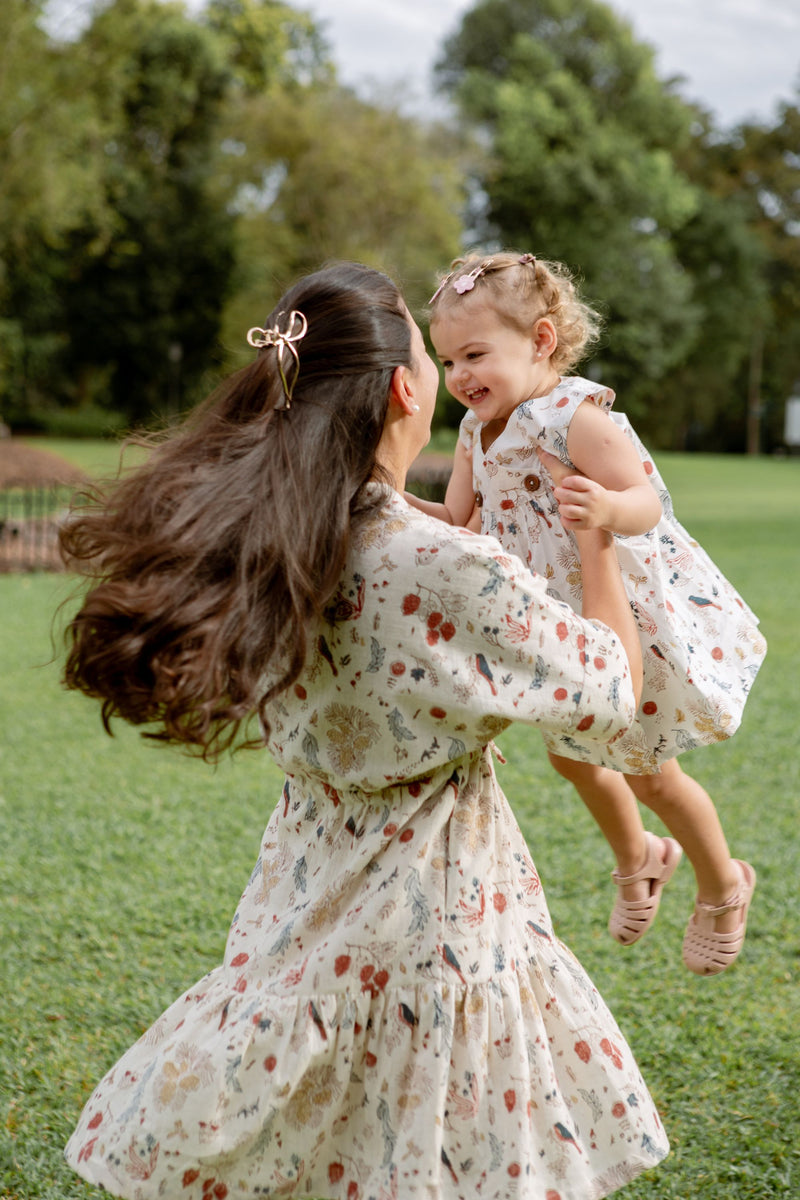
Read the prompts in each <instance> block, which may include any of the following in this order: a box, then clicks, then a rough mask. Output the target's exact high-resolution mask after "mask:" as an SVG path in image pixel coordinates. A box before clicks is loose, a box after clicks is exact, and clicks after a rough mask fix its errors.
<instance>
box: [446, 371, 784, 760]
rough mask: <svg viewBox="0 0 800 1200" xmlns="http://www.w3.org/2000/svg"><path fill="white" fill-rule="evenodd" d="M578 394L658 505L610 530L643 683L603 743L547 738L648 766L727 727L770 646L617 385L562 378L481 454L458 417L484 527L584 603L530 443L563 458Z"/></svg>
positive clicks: (474, 426)
mask: <svg viewBox="0 0 800 1200" xmlns="http://www.w3.org/2000/svg"><path fill="white" fill-rule="evenodd" d="M585 400H588V401H591V402H592V403H594V404H597V405H598V406H599V407H600V408H602V409H603V410H604V411H606V412H608V414H609V420H613V421H614V422H615V423H616V424H617V425H619V427H620V428H621V429H623V430H624V432H625V433H626V434H627V436H628V437H629V438H630V439H631V441H632V442H633V443H634V445H635V446H636V448H637V450H638V452H639V456H640V458H641V460H642V462H643V463H644V467H645V471H646V472H647V474H648V476H649V478H650V481H651V483H652V484H653V487H654V488H655V489H656V491H657V492H658V495H659V498H660V500H661V503H662V507H663V515H662V518H661V520H660V521H659V523H658V525H657V526H656V527H655V529H652V530H651V531H650V532H649V533H646V534H642V535H640V536H637V537H622V536H618V537H617V538H616V544H617V556H618V558H619V560H620V567H621V569H622V575H623V579H624V581H625V585H626V590H627V592H628V596H629V598H630V601H631V606H632V608H633V611H634V615H635V617H636V621H637V624H638V627H639V636H640V638H641V642H642V658H643V663H644V689H643V692H642V697H641V701H640V705H639V711H638V713H637V719H636V721H635V723H634V724H633V725H632V726H631V728H630V729H629V731H628V733H627V734H626V735H625V737H624V738H621V739H619V740H617V741H615V742H612V743H611V744H610V745H608V746H603V745H602V744H601V743H598V742H594V743H587V742H585V741H583V740H582V739H580V738H579V737H578V738H576V737H575V736H574V735H573V734H571V733H566V734H563V733H562V734H548V736H547V737H546V738H545V741H546V742H547V745H548V748H549V749H550V750H552V751H553V753H555V754H561V755H564V756H565V757H567V758H576V759H582V760H584V761H586V762H592V763H596V764H598V765H599V766H606V767H614V768H616V769H617V770H622V771H625V772H626V773H627V774H632V775H648V774H652V773H654V772H657V771H658V769H659V765H660V763H662V762H663V761H664V760H665V759H669V758H674V757H675V756H676V755H678V754H680V753H682V751H684V750H691V749H692V748H693V747H695V746H701V745H705V744H708V743H711V742H717V741H722V740H723V739H725V738H728V737H730V736H731V735H732V734H733V733H735V731H736V730H737V729H738V727H739V724H740V721H741V718H742V710H743V708H744V704H745V701H746V699H747V696H748V693H749V691H750V687H751V685H752V682H753V680H754V679H755V676H756V672H757V671H758V669H759V667H760V665H761V662H762V660H763V658H764V655H765V653H766V649H767V644H766V642H765V640H764V638H763V637H762V635H761V634H760V633H759V631H758V618H757V617H756V616H755V615H754V614H753V613H752V612H751V611H750V609H749V608H748V607H747V605H746V604H745V602H744V600H742V598H741V596H740V595H739V594H738V592H736V591H735V590H734V588H733V587H732V585H731V584H730V583H729V582H728V580H727V579H725V577H724V576H723V575H722V574H721V572H720V571H719V569H718V568H717V567H716V566H715V565H714V563H713V562H712V561H711V559H710V558H709V557H708V555H707V554H706V553H705V551H704V550H703V549H702V547H701V546H699V545H698V543H697V542H696V541H695V540H694V538H692V537H691V536H690V535H689V534H688V533H687V532H686V530H685V529H684V528H683V526H682V525H680V524H679V522H678V521H677V520H676V519H675V514H674V511H673V507H672V500H671V497H670V494H669V492H668V491H667V488H666V486H665V484H664V481H663V479H662V478H661V475H660V474H659V472H658V469H657V468H656V466H655V463H654V462H653V460H652V458H651V457H650V455H649V454H648V452H647V450H646V449H645V447H644V446H643V445H642V443H641V441H640V440H639V438H638V437H637V435H636V433H635V432H634V430H633V428H632V427H631V425H630V422H629V421H628V419H627V417H625V416H623V415H622V414H618V413H614V414H612V413H611V412H610V410H611V406H612V404H613V403H614V393H613V392H612V391H610V390H609V389H608V388H603V387H600V385H599V384H596V383H592V382H591V381H590V380H588V379H581V378H580V377H578V376H565V377H564V378H563V379H562V380H561V382H560V384H559V385H558V386H557V387H556V388H555V389H554V390H553V391H552V392H550V393H549V394H548V395H546V396H541V397H538V398H535V399H531V400H526V401H525V402H524V403H523V404H521V405H520V406H519V408H517V409H516V410H515V411H514V413H513V414H512V415H511V417H510V418H509V420H508V423H507V425H506V427H505V429H504V431H503V433H502V434H501V435H500V437H499V438H498V439H497V441H495V442H494V443H493V444H492V445H491V446H490V447H489V450H488V451H487V452H486V453H484V451H483V449H482V447H481V438H480V422H479V421H478V420H477V418H476V417H475V414H474V413H471V412H470V413H467V414H466V416H465V417H464V419H463V421H462V423H461V431H460V437H461V440H462V442H463V443H464V445H465V446H466V447H467V448H468V450H469V451H470V452H471V454H472V465H473V479H474V482H475V488H476V491H477V492H479V493H480V497H481V501H482V507H481V527H482V530H483V532H484V533H491V534H493V535H494V536H495V537H497V538H498V539H499V540H500V541H501V542H502V544H503V545H504V546H505V547H506V549H508V550H511V551H513V552H514V553H515V554H518V555H519V556H520V558H522V560H523V562H525V563H527V564H528V565H529V566H530V567H531V569H532V570H535V571H538V572H540V573H541V574H542V575H544V576H545V577H546V579H547V581H548V587H549V590H550V593H551V595H553V596H555V597H556V598H557V599H559V600H565V601H566V602H567V603H568V604H570V605H571V606H572V607H573V608H576V609H579V608H580V605H581V576H580V567H579V562H578V555H577V551H576V547H575V540H574V537H573V535H572V534H571V533H568V532H567V531H566V530H565V529H564V527H563V526H562V524H561V522H560V520H559V518H558V505H557V504H556V502H555V499H554V498H553V493H552V481H551V480H550V477H549V475H548V474H547V471H546V470H544V469H543V468H542V467H541V465H540V463H539V460H538V458H537V456H536V446H537V445H539V446H542V447H543V448H544V449H545V450H548V451H549V452H550V453H551V454H555V455H556V457H557V458H560V459H561V461H562V462H564V463H567V464H568V465H570V466H571V465H572V463H571V462H570V458H569V455H568V454H567V433H568V430H569V424H570V421H571V420H572V417H573V416H574V414H575V412H576V410H577V408H578V406H579V405H580V404H582V403H583V402H584V401H585Z"/></svg>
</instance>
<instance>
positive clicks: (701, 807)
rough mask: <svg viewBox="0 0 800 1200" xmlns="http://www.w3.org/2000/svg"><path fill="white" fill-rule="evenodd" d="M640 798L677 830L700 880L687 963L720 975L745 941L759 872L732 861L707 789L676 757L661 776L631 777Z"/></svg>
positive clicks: (685, 955) (689, 930) (700, 972)
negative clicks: (748, 912) (687, 773)
mask: <svg viewBox="0 0 800 1200" xmlns="http://www.w3.org/2000/svg"><path fill="white" fill-rule="evenodd" d="M628 780H629V782H630V784H631V787H632V788H633V789H634V791H635V792H636V795H637V796H638V797H639V799H640V800H641V801H642V803H643V804H646V805H647V806H648V808H651V809H652V810H653V812H654V813H656V814H657V815H658V816H659V817H660V818H661V820H662V821H663V822H664V824H665V825H666V826H667V828H668V829H670V830H672V832H673V833H674V834H675V836H676V838H677V839H678V841H679V842H680V843H681V845H682V846H683V848H684V850H685V851H686V853H687V855H688V856H689V859H690V861H691V864H692V866H693V867H694V873H695V875H696V877H697V900H696V902H695V906H694V912H693V913H692V916H691V917H690V918H689V924H688V925H687V927H686V935H685V937H684V939H683V961H684V963H685V964H686V966H687V967H688V968H689V970H690V971H694V972H695V974H697V975H717V974H719V972H720V971H724V970H726V969H727V968H728V967H729V966H730V965H731V963H734V962H735V961H736V958H737V956H738V954H739V951H740V950H741V948H742V945H743V943H744V935H745V930H746V927H747V911H748V909H749V907H750V901H751V900H752V898H753V889H754V888H755V885H756V873H755V871H754V870H753V868H752V867H751V866H750V864H749V863H746V862H741V861H740V860H739V859H732V858H731V856H730V852H729V850H728V843H727V842H726V841H725V834H724V833H723V832H722V826H721V824H720V820H719V817H718V816H717V811H716V809H715V808H714V805H713V803H712V802H711V798H710V796H709V795H708V793H707V792H706V790H705V788H703V787H701V786H700V784H699V783H697V781H696V780H694V779H692V778H690V776H688V775H685V774H684V773H683V771H682V770H681V769H680V767H679V766H678V764H677V762H676V761H675V760H674V759H673V760H671V761H670V762H667V763H665V764H664V766H663V767H662V768H661V772H660V774H658V775H640V776H635V777H634V776H628Z"/></svg>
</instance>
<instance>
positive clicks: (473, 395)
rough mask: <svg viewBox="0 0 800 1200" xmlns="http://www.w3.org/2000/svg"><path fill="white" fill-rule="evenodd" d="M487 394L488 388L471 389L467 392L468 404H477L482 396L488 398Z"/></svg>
mask: <svg viewBox="0 0 800 1200" xmlns="http://www.w3.org/2000/svg"><path fill="white" fill-rule="evenodd" d="M488 394H489V389H488V388H473V389H472V391H469V392H467V399H468V400H469V402H470V404H477V403H478V401H479V400H482V399H483V398H484V396H488Z"/></svg>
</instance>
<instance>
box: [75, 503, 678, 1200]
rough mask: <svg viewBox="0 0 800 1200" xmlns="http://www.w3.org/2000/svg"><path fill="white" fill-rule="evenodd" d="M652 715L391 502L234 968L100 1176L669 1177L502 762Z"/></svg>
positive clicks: (113, 1104) (353, 1192)
mask: <svg viewBox="0 0 800 1200" xmlns="http://www.w3.org/2000/svg"><path fill="white" fill-rule="evenodd" d="M632 716H633V696H632V691H631V688H630V682H629V679H628V667H627V660H626V659H625V656H624V654H623V653H622V651H621V649H620V647H619V644H618V642H617V640H616V638H615V637H614V635H613V634H612V633H611V632H610V630H608V629H607V628H606V627H605V626H603V625H600V624H595V623H592V622H587V621H584V620H583V619H582V618H581V617H579V616H578V615H576V614H575V613H574V612H573V611H572V610H571V609H570V608H569V607H568V606H566V605H561V604H558V603H557V602H555V601H553V600H552V599H551V598H550V597H548V596H547V595H546V591H545V584H544V581H543V580H541V579H536V578H534V577H533V576H532V575H531V574H530V573H529V572H528V571H527V569H526V568H524V567H523V565H522V563H520V562H519V561H518V560H517V559H516V558H514V557H513V556H510V555H507V554H506V552H505V551H503V550H502V549H501V547H500V546H499V545H498V543H497V542H496V541H495V540H494V539H489V538H485V537H480V536H474V535H471V534H469V533H467V532H466V531H463V530H457V531H453V530H452V529H450V528H448V527H447V526H445V525H443V524H441V523H440V522H438V521H434V520H432V519H430V518H428V517H426V516H424V515H423V514H422V513H419V512H417V511H416V510H415V509H413V508H410V507H409V506H408V505H407V504H406V503H405V501H404V500H403V499H402V498H401V497H399V496H397V495H395V494H394V493H392V494H391V495H390V497H389V499H388V501H387V503H386V505H385V506H384V507H383V508H382V509H380V510H378V511H377V512H376V513H373V514H372V515H371V516H369V517H368V518H367V519H366V521H365V522H364V523H363V524H362V525H361V526H360V527H359V530H358V532H357V534H356V535H355V537H354V544H353V546H352V550H351V555H350V559H349V563H348V565H347V569H346V571H345V574H344V576H343V579H342V582H341V587H340V590H339V593H338V595H337V596H336V597H335V600H334V602H333V604H332V606H331V609H330V612H329V613H328V619H327V620H326V621H324V622H323V623H322V624H320V626H319V629H318V631H317V633H316V636H315V638H314V640H313V644H312V646H311V647H310V653H309V656H308V660H307V663H306V666H305V668H304V670H303V672H302V674H301V676H300V678H299V679H298V680H297V681H296V683H295V684H294V685H293V686H292V687H291V688H290V689H289V690H288V691H287V692H286V693H284V694H283V696H282V697H281V698H280V699H279V700H276V701H275V702H274V703H273V704H271V706H270V708H269V711H268V718H269V722H270V726H271V729H270V733H269V749H270V750H271V752H272V754H273V755H274V757H275V759H276V760H277V762H278V763H279V764H280V765H281V766H282V767H283V769H284V770H285V772H286V783H285V787H284V789H283V794H282V796H281V797H280V800H279V803H278V804H277V807H276V808H275V811H274V813H273V815H272V819H271V820H270V822H269V825H268V827H267V830H266V833H265V835H264V840H263V845H262V848H261V854H260V857H259V859H258V862H257V863H256V866H255V870H254V871H253V874H252V877H251V879H250V882H249V883H248V885H247V887H246V888H245V891H244V894H243V896H242V899H241V903H240V904H239V907H238V910H237V912H236V914H235V916H234V919H233V924H232V926H231V929H230V933H229V936H228V943H227V948H226V951H225V958H224V962H223V963H222V964H221V965H220V966H219V967H217V968H216V969H215V970H213V971H212V972H211V973H210V974H209V975H207V976H206V977H205V978H204V979H201V980H200V981H199V982H198V983H197V984H196V985H194V986H193V987H191V988H189V990H188V991H187V992H186V993H185V994H184V995H183V996H181V997H180V998H179V999H178V1000H176V1001H175V1002H174V1003H173V1004H172V1006H171V1007H170V1008H168V1009H167V1011H166V1012H165V1013H164V1014H163V1015H162V1016H160V1017H159V1018H158V1019H157V1020H156V1021H155V1023H154V1024H153V1025H152V1026H151V1027H150V1028H149V1029H148V1030H147V1032H146V1033H145V1034H144V1035H143V1037H142V1038H141V1039H140V1040H139V1041H138V1042H137V1043H136V1044H135V1045H134V1046H133V1047H132V1048H131V1049H130V1050H128V1051H127V1053H126V1054H125V1055H124V1056H123V1057H122V1058H121V1059H120V1061H119V1062H118V1063H117V1064H116V1066H114V1067H113V1068H112V1069H111V1071H110V1072H109V1073H108V1075H107V1076H106V1077H105V1079H103V1080H102V1082H101V1083H100V1084H99V1085H98V1087H97V1089H96V1090H95V1092H94V1094H93V1095H92V1096H91V1098H90V1099H89V1101H88V1103H87V1105H86V1108H85V1110H84V1112H83V1115H82V1116H81V1119H80V1123H79V1125H78V1127H77V1129H76V1131H75V1133H74V1134H73V1136H72V1138H71V1140H70V1142H69V1146H68V1147H67V1158H68V1160H69V1162H70V1163H71V1164H72V1166H73V1167H74V1168H75V1169H76V1170H77V1171H78V1172H80V1173H81V1174H82V1175H83V1176H84V1177H85V1178H86V1179H88V1180H90V1181H91V1182H93V1183H97V1184H101V1185H103V1186H104V1187H105V1188H107V1189H108V1190H109V1191H111V1192H112V1193H114V1194H115V1195H119V1196H125V1197H130V1198H131V1200H134V1198H135V1200H145V1198H146V1200H156V1198H157V1197H158V1198H161V1197H170V1198H183V1197H185V1198H186V1200H225V1198H228V1200H245V1198H247V1200H255V1198H256V1197H309V1198H311V1197H317V1198H323V1197H333V1198H336V1200H391V1198H397V1200H401V1198H402V1200H414V1198H418V1200H422V1198H424V1200H466V1198H467V1197H469V1198H470V1200H474V1198H476V1197H482V1198H485V1200H523V1198H524V1200H592V1198H597V1197H601V1196H606V1195H608V1194H609V1193H611V1192H613V1191H615V1190H616V1189H617V1188H618V1187H620V1186H621V1185H622V1184H624V1183H625V1182H626V1181H628V1180H630V1179H632V1178H633V1177H634V1176H635V1175H637V1174H638V1173H639V1172H640V1171H642V1170H644V1169H646V1168H648V1167H652V1166H654V1165H655V1164H656V1163H658V1162H659V1160H660V1159H662V1158H663V1157H664V1155H665V1154H666V1153H667V1140H666V1137H665V1135H664V1131H663V1129H662V1127H661V1124H660V1122H659V1118H658V1114H657V1113H656V1110H655V1108H654V1106H653V1102H652V1100H651V1098H650V1096H649V1094H648V1091H647V1089H646V1087H645V1085H644V1083H643V1081H642V1079H641V1076H640V1074H639V1071H638V1069H637V1066H636V1063H635V1062H634V1059H633V1056H632V1054H631V1052H630V1050H629V1048H628V1046H627V1045H626V1042H625V1040H624V1038H623V1037H622V1034H621V1033H620V1031H619V1029H618V1027H617V1025H616V1024H615V1022H614V1020H613V1018H612V1016H611V1014H610V1013H609V1011H608V1009H607V1008H606V1007H605V1005H604V1003H603V1001H602V999H601V998H600V996H599V995H598V993H597V991H596V989H595V988H594V986H593V985H592V983H591V981H590V980H589V979H588V977H587V976H586V974H585V972H584V971H583V969H582V968H581V966H580V965H579V963H578V962H577V961H576V959H575V958H574V957H573V956H572V955H571V954H570V952H569V951H568V950H567V949H566V948H565V947H564V946H563V945H562V944H561V943H560V942H559V940H558V938H557V937H556V936H555V934H554V932H553V925H552V923H551V919H550V916H549V914H548V910H547V905H546V903H545V899H544V895H543V892H542V887H541V883H540V881H539V876H538V874H537V871H536V868H535V866H534V864H533V861H532V859H531V856H530V853H529V850H528V847H527V846H526V844H525V841H524V840H523V837H522V835H521V833H520V830H519V828H518V826H517V824H516V822H515V820H514V818H513V816H512V814H511V811H510V809H509V806H508V803H507V801H506V799H505V797H504V796H503V793H502V792H501V790H500V788H499V786H498V784H497V781H496V779H495V773H494V766H493V760H492V750H491V745H490V742H491V739H492V738H493V737H494V736H495V735H496V734H497V733H499V732H500V731H501V730H503V729H504V728H505V727H506V726H507V725H508V724H509V723H510V722H511V721H512V720H521V721H525V722H528V723H532V724H538V725H540V726H541V727H542V728H543V729H546V730H549V731H551V732H552V733H557V732H561V733H564V734H566V732H567V731H568V730H570V729H572V728H574V727H581V728H583V729H584V730H590V731H592V732H594V733H595V734H596V736H597V737H599V738H601V739H603V740H607V739H608V738H610V737H613V736H614V735H615V734H616V733H618V732H619V731H620V730H621V729H623V728H624V727H625V725H626V724H627V723H628V722H629V721H630V720H631V719H632ZM224 813H225V806H224V803H223V802H222V798H221V803H220V820H224ZM545 849H546V848H545Z"/></svg>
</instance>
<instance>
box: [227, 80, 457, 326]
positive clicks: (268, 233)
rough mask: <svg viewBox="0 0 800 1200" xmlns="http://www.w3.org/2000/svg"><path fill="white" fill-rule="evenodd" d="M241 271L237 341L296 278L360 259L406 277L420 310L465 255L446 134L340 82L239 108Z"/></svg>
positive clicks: (230, 319)
mask: <svg viewBox="0 0 800 1200" xmlns="http://www.w3.org/2000/svg"><path fill="white" fill-rule="evenodd" d="M237 116H238V118H239V119H238V122H237V130H238V137H239V139H240V144H241V146H242V153H241V154H240V155H239V156H238V158H237V159H236V164H237V166H236V171H237V173H236V181H237V188H236V201H235V203H236V205H237V208H238V211H239V212H240V214H241V215H240V221H239V225H238V235H237V236H238V241H239V245H240V253H239V256H238V258H239V263H240V269H239V272H238V276H237V288H236V292H235V295H234V296H233V297H232V300H231V303H230V305H229V306H228V310H227V312H226V316H225V335H224V341H225V344H226V346H230V347H236V346H237V345H240V344H241V341H242V332H243V330H246V329H247V328H248V326H250V325H253V324H256V323H257V322H258V321H260V320H262V319H263V316H264V313H265V311H268V307H269V305H270V303H271V302H272V299H274V297H275V296H276V295H278V294H280V291H281V290H282V288H283V287H285V286H286V285H287V284H288V283H289V282H290V281H291V279H293V278H294V277H296V276H297V275H298V274H301V273H303V272H306V271H311V270H315V269H317V268H318V267H319V266H321V265H322V264H323V263H324V262H326V261H328V260H331V259H356V260H359V261H361V262H365V263H367V264H369V265H371V266H375V267H377V268H379V269H381V270H384V271H386V272H387V273H389V274H390V275H392V276H393V277H394V278H396V279H397V280H398V282H400V283H401V284H402V286H403V288H404V290H405V292H406V295H407V299H408V302H409V304H410V305H411V306H412V308H414V307H417V306H421V305H422V304H423V303H424V301H425V300H426V299H427V297H428V296H429V295H430V293H431V291H432V288H433V281H434V278H435V273H436V269H437V267H439V266H442V265H444V264H446V263H447V262H449V261H450V259H451V258H452V257H453V255H454V254H455V253H457V251H458V247H459V243H460V234H461V223H460V217H459V213H460V209H461V205H462V201H463V195H462V191H461V188H460V184H459V178H458V175H457V172H456V170H455V164H454V162H453V157H452V151H450V152H449V156H448V151H447V150H446V148H445V146H444V144H443V137H442V135H441V133H440V131H437V130H436V129H428V128H425V127H423V126H421V125H420V124H419V123H418V122H415V121H413V120H410V119H408V118H405V117H403V116H401V115H400V114H399V113H397V112H396V111H394V110H392V109H391V108H388V107H376V106H374V105H372V104H370V103H368V102H366V101H362V100H360V99H358V98H357V97H356V96H354V95H353V94H352V93H351V92H350V91H348V90H347V89H344V88H341V87H339V86H338V85H336V84H335V82H331V83H324V84H320V85H315V86H313V87H310V88H308V89H304V90H302V91H298V90H296V89H295V90H287V91H284V92H283V93H281V94H279V95H276V96H274V97H272V98H271V99H270V101H269V104H268V105H266V104H264V102H263V100H262V99H261V98H259V97H253V98H252V100H251V103H250V106H249V108H248V109H247V112H246V114H245V113H243V112H242V111H239V112H238V114H237Z"/></svg>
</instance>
